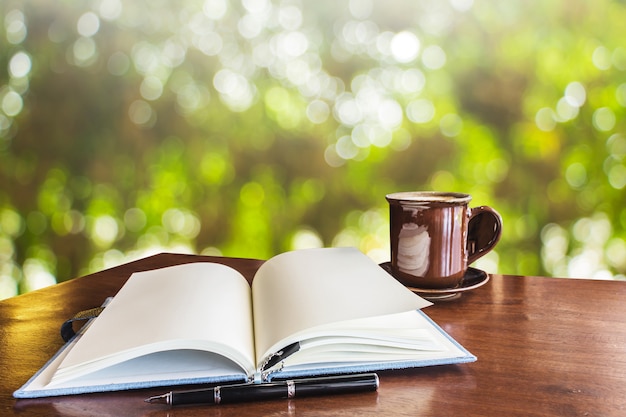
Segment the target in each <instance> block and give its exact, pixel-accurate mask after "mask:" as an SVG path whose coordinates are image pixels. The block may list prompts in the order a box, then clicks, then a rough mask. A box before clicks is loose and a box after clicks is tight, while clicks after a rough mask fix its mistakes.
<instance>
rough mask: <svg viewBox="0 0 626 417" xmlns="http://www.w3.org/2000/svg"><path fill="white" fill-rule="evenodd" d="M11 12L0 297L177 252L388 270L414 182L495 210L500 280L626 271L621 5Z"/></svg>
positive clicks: (54, 7)
mask: <svg viewBox="0 0 626 417" xmlns="http://www.w3.org/2000/svg"><path fill="white" fill-rule="evenodd" d="M0 11H1V15H2V16H3V19H2V21H0V297H6V296H10V295H12V294H15V293H17V292H21V291H28V290H31V289H34V288H37V287H39V286H42V285H46V284H48V283H51V282H54V281H55V280H57V281H63V280H66V279H70V278H72V277H75V276H78V275H81V274H85V273H88V272H92V271H95V270H98V269H102V268H105V267H108V266H111V265H114V264H118V263H121V262H124V261H126V260H130V259H133V258H137V257H140V256H145V255H147V254H150V253H154V252H158V251H164V250H167V251H183V252H194V253H207V254H223V255H226V256H237V257H259V258H266V257H269V256H272V255H274V254H276V253H278V252H282V251H285V250H289V249H293V248H298V247H303V246H320V245H325V246H332V245H354V246H357V247H359V248H360V249H361V250H363V251H364V252H366V253H368V254H369V255H370V256H372V257H373V258H374V259H376V260H377V261H381V262H382V261H384V260H386V259H388V256H389V254H388V250H389V249H388V236H387V233H388V226H387V225H388V214H387V206H386V202H385V199H384V195H385V194H387V193H390V192H394V191H399V190H418V189H438V190H449V191H462V192H468V193H471V194H472V195H473V197H474V200H473V202H474V204H476V205H483V204H488V205H492V206H493V207H495V208H496V209H498V210H499V211H500V212H501V214H502V215H503V217H504V221H505V231H504V235H503V238H502V240H501V243H500V244H499V245H498V247H497V249H496V251H494V252H492V253H491V254H489V255H488V256H487V257H486V259H482V260H481V261H479V266H480V267H482V268H485V269H487V270H489V271H490V272H501V273H508V274H525V275H533V274H540V275H554V276H573V277H577V276H581V277H595V278H617V279H623V278H624V274H626V261H625V259H626V240H625V239H626V208H624V201H626V199H625V188H626V161H625V159H626V118H625V117H624V116H625V112H626V110H625V109H626V76H625V75H626V47H625V46H624V44H623V39H624V38H625V36H626V26H625V25H624V24H623V22H624V21H626V7H625V5H624V3H623V2H618V1H612V0H599V1H596V2H585V1H582V0H575V1H568V2H566V1H564V0H547V1H543V2H540V3H537V2H525V1H521V0H514V1H507V2H489V1H484V0H473V1H472V0H451V1H450V2H441V1H433V0H418V1H407V0H392V1H387V2H376V1H373V0H369V1H367V0H352V1H346V2H339V3H336V2H330V1H318V2H301V1H297V0H293V1H289V0H284V1H277V0H266V1H254V2H253V1H246V0H243V1H241V2H238V1H231V2H228V1H227V0H206V1H192V0H184V1H178V2H168V1H159V2H154V1H148V0H133V1H130V0H126V1H122V0H93V1H89V2H59V1H53V0H36V1H35V0H26V1H23V0H22V1H17V0H5V1H3V2H2V4H0Z"/></svg>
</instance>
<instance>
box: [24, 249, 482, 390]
mask: <svg viewBox="0 0 626 417" xmlns="http://www.w3.org/2000/svg"><path fill="white" fill-rule="evenodd" d="M428 305H430V302H428V301H426V300H424V299H422V298H421V297H419V296H417V295H415V294H413V293H412V292H411V291H409V290H408V289H406V288H405V287H404V286H403V285H401V284H400V283H398V282H397V281H396V280H395V279H394V278H392V277H391V276H390V275H388V274H387V273H386V272H385V271H384V270H383V269H382V268H380V267H379V266H378V265H377V264H376V263H374V262H373V261H372V260H371V259H370V258H368V257H367V256H366V255H364V254H363V253H361V252H360V251H358V250H357V249H354V248H322V249H305V250H298V251H293V252H286V253H283V254H280V255H277V256H276V257H274V258H272V259H270V260H268V261H267V262H265V263H264V264H263V265H262V266H261V268H259V270H258V271H257V273H256V275H255V278H254V280H253V284H252V286H251V287H250V285H248V282H247V281H246V279H245V278H244V277H243V276H242V275H241V274H240V273H239V272H237V271H236V270H234V269H232V268H230V267H227V266H224V265H221V264H217V263H210V262H197V263H190V264H184V265H178V266H173V267H167V268H162V269H157V270H152V271H146V272H138V273H134V274H133V275H132V276H131V277H130V278H129V279H128V281H127V282H126V284H125V285H124V286H123V287H122V288H121V289H120V291H119V292H118V293H117V295H115V297H114V298H113V299H112V300H111V301H110V303H109V304H108V305H107V306H106V308H105V309H104V311H103V312H102V313H101V314H100V316H99V317H98V318H96V319H94V320H92V321H91V322H90V323H88V324H87V325H86V326H84V327H83V329H81V331H80V332H79V333H78V334H77V335H76V336H75V337H74V338H73V339H72V340H70V341H69V342H68V343H67V344H66V345H65V346H63V348H62V349H61V350H60V351H59V352H58V353H57V354H56V355H55V356H54V357H53V358H52V359H51V360H50V361H49V362H48V363H47V364H46V365H45V366H44V367H43V368H42V369H41V370H40V371H39V372H38V373H37V374H36V375H34V376H33V377H32V378H31V379H30V380H29V381H28V382H27V383H26V384H25V385H24V386H23V387H22V388H20V389H19V390H17V391H16V392H15V393H14V396H15V397H16V398H34V397H42V396H55V395H67V394H78V393H88V392H102V391H115V390H124V389H133V388H146V387H155V386H171V385H180V384H195V383H224V382H238V381H255V382H262V381H269V380H272V379H273V378H284V377H290V378H291V377H298V376H314V375H325V374H337V373H351V372H363V371H375V370H383V369H400V368H408V367H419V366H428V365H438V364H452V363H463V362H471V361H475V360H476V357H475V356H473V355H472V354H471V353H469V352H468V351H467V350H465V349H464V348H463V347H462V346H461V345H460V344H458V343H457V342H456V341H454V340H453V339H452V338H451V337H450V336H449V335H448V334H446V333H445V332H444V331H443V330H442V329H441V328H440V327H439V326H437V325H436V324H435V323H434V322H433V321H432V320H430V319H429V318H428V317H427V316H426V315H425V314H424V313H423V312H422V311H421V310H420V309H421V308H423V307H426V306H428Z"/></svg>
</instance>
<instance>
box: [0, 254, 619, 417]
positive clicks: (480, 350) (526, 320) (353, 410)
mask: <svg viewBox="0 0 626 417" xmlns="http://www.w3.org/2000/svg"><path fill="white" fill-rule="evenodd" d="M197 260H202V261H215V262H220V263H225V264H228V265H231V266H233V267H235V268H237V269H238V270H240V271H241V272H242V273H243V274H244V275H245V276H246V277H247V278H248V279H251V278H252V275H253V274H254V271H256V269H257V268H258V267H259V266H260V265H261V263H262V261H258V260H250V259H233V258H215V257H206V256H203V257H199V256H192V255H175V254H160V255H156V256H152V257H149V258H146V259H142V260H139V261H135V262H131V263H128V264H125V265H121V266H118V267H115V268H111V269H108V270H105V271H102V272H98V273H96V274H92V275H88V276H85V277H82V278H77V279H75V280H72V281H68V282H65V283H62V284H58V285H55V286H52V287H49V288H45V289H42V290H39V291H35V292H32V293H28V294H25V295H21V296H18V297H14V298H11V299H8V300H4V301H1V302H0V415H1V416H5V415H31V416H55V415H58V416H81V417H82V416H88V415H94V416H99V417H106V416H116V417H117V416H172V417H173V416H176V417H181V416H200V415H202V416H212V415H216V416H217V415H218V416H230V415H232V416H247V415H250V416H252V415H254V416H258V415H274V416H278V415H296V414H297V415H299V416H302V415H304V416H307V415H310V416H326V415H333V416H336V415H372V416H387V415H388V416H394V417H395V416H402V415H407V416H417V415H419V416H526V417H528V416H626V282H618V281H592V280H570V279H553V278H542V277H517V276H502V275H493V276H492V277H491V280H490V281H489V282H488V283H487V284H486V285H484V286H482V287H480V288H478V289H475V290H472V291H469V292H466V293H464V294H463V295H462V297H460V298H458V299H456V300H454V301H447V302H440V303H437V304H435V305H434V306H432V307H428V308H427V309H426V310H425V311H426V313H427V314H428V315H429V316H430V317H431V318H433V319H434V320H435V321H436V322H437V323H439V324H440V325H441V326H442V327H443V328H444V329H445V330H446V331H447V332H448V333H450V334H451V335H452V336H453V337H454V338H455V339H457V340H458V341H459V342H460V343H461V344H463V345H464V346H465V347H466V348H467V349H468V350H470V351H471V352H472V353H474V354H475V355H476V356H478V361H477V362H475V363H471V364H462V365H447V366H437V367H430V368H422V369H412V370H406V371H388V372H381V373H379V375H380V380H381V382H380V388H379V390H378V392H377V393H364V394H349V395H341V396H329V397H315V398H301V399H296V400H291V401H287V400H277V401H266V402H259V403H254V404H237V405H222V406H195V407H177V408H169V407H167V406H163V405H155V404H146V403H144V401H143V399H144V398H146V397H147V396H149V395H155V394H160V393H161V392H162V391H163V389H150V390H143V391H128V392H118V393H106V394H88V395H79V396H68V397H56V398H45V399H37V400H15V399H14V398H13V397H12V393H13V391H14V390H16V389H17V388H19V387H20V386H21V385H22V384H23V383H24V382H26V380H27V379H28V378H29V377H30V376H31V375H32V374H33V373H35V372H36V371H37V370H38V369H39V368H40V367H41V366H42V365H43V364H44V363H45V362H46V361H47V360H48V358H49V357H50V356H51V355H53V354H54V353H55V352H56V351H57V349H58V348H59V347H61V345H62V341H61V339H60V337H59V326H60V325H61V324H62V322H63V321H64V320H65V319H66V318H68V317H70V316H72V315H73V314H74V313H75V312H77V311H80V310H83V309H87V308H91V307H94V306H98V305H100V303H101V302H102V301H103V300H104V299H105V298H106V297H107V296H111V295H114V294H115V293H116V292H117V290H118V289H119V288H120V287H121V285H122V284H123V283H124V282H125V281H126V279H127V278H128V277H129V276H130V274H131V273H132V272H134V271H140V270H146V269H153V268H158V267H163V266H169V265H174V264H179V263H186V262H192V261H197Z"/></svg>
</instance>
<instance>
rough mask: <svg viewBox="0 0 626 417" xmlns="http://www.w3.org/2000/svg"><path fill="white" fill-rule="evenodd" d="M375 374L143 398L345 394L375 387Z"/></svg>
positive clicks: (172, 400) (173, 400)
mask: <svg viewBox="0 0 626 417" xmlns="http://www.w3.org/2000/svg"><path fill="white" fill-rule="evenodd" d="M377 389H378V375H376V374H375V373H368V374H356V375H342V376H327V377H318V378H301V379H289V380H286V381H278V382H268V383H261V384H254V383H247V384H237V385H222V386H217V387H214V388H205V389H196V390H191V391H171V392H168V393H165V394H163V395H157V396H155V397H150V398H147V399H146V400H145V401H146V402H148V403H155V404H168V405H185V404H226V403H237V402H244V401H260V400H270V399H278V398H296V397H306V396H312V395H331V394H346V393H354V392H365V391H376V390H377Z"/></svg>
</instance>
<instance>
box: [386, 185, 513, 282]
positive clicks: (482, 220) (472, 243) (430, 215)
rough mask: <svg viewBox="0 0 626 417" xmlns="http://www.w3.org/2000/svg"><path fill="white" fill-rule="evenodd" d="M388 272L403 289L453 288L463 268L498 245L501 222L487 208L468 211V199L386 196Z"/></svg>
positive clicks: (443, 194)
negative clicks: (387, 207)
mask: <svg viewBox="0 0 626 417" xmlns="http://www.w3.org/2000/svg"><path fill="white" fill-rule="evenodd" d="M386 199H387V201H388V202H389V222H390V236H389V237H390V240H391V242H390V243H391V272H392V274H393V275H394V277H395V278H396V279H397V280H398V281H400V282H402V283H403V284H405V285H408V286H412V287H418V288H437V289H441V288H455V287H457V286H458V285H459V284H460V283H461V281H462V280H463V277H464V275H465V273H466V271H467V267H468V265H470V264H471V263H472V262H474V261H475V260H477V259H478V258H480V257H481V256H483V255H485V254H486V253H487V252H489V251H490V250H491V249H493V247H494V246H495V245H496V243H498V240H500V235H501V234H502V218H501V217H500V215H499V214H498V212H496V211H495V210H494V209H492V208H491V207H487V206H480V207H473V208H470V207H469V202H470V201H471V199H472V197H471V196H470V195H469V194H461V193H450V192H437V191H412V192H400V193H394V194H388V195H387V196H386Z"/></svg>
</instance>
